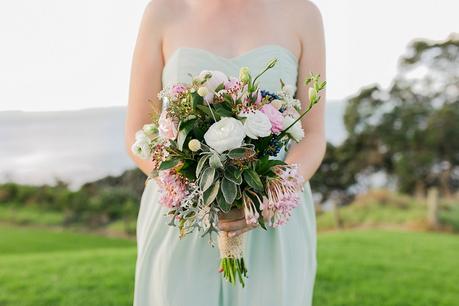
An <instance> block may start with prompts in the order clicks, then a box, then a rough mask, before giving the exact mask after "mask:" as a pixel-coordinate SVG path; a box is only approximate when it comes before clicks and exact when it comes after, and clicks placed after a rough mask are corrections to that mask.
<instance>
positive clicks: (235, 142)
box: [204, 117, 245, 153]
mask: <svg viewBox="0 0 459 306" xmlns="http://www.w3.org/2000/svg"><path fill="white" fill-rule="evenodd" d="M244 137H245V131H244V126H243V125H242V123H241V121H239V120H237V119H235V118H232V117H223V118H222V119H221V120H220V121H217V122H215V123H214V124H212V125H211V126H210V127H209V129H208V130H207V132H206V133H205V134H204V140H205V141H206V143H207V144H208V145H209V146H210V147H211V148H213V149H214V150H215V151H217V152H218V153H222V152H223V151H225V150H231V149H235V148H239V147H240V146H241V145H242V141H243V140H244Z"/></svg>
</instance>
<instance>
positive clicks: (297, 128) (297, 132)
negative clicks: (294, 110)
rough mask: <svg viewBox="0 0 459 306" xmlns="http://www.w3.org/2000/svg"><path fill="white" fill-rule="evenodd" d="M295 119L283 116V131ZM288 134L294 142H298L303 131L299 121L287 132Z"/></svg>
mask: <svg viewBox="0 0 459 306" xmlns="http://www.w3.org/2000/svg"><path fill="white" fill-rule="evenodd" d="M295 120H296V119H295V118H293V117H292V116H285V117H284V121H283V126H284V130H285V129H286V128H287V127H289V126H290V125H291V124H292V123H293V122H294V121H295ZM287 134H289V135H290V136H291V137H292V138H293V139H294V140H295V141H296V142H300V140H301V139H303V137H304V130H303V128H302V127H301V121H298V122H297V123H295V124H294V125H293V126H292V127H291V128H289V129H288V130H287Z"/></svg>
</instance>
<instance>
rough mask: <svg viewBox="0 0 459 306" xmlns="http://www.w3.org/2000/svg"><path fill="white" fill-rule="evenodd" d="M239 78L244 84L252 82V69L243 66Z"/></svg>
mask: <svg viewBox="0 0 459 306" xmlns="http://www.w3.org/2000/svg"><path fill="white" fill-rule="evenodd" d="M239 80H240V81H241V82H242V83H244V84H247V83H249V82H250V70H249V68H248V67H242V68H241V69H240V70H239Z"/></svg>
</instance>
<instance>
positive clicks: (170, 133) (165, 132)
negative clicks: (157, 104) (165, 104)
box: [158, 112, 177, 140]
mask: <svg viewBox="0 0 459 306" xmlns="http://www.w3.org/2000/svg"><path fill="white" fill-rule="evenodd" d="M158 123H159V127H158V134H159V136H160V137H161V138H163V139H168V140H174V139H175V138H176V137H177V127H176V126H175V123H174V122H173V121H172V120H171V118H169V117H167V113H166V112H162V113H161V116H160V117H159V120H158Z"/></svg>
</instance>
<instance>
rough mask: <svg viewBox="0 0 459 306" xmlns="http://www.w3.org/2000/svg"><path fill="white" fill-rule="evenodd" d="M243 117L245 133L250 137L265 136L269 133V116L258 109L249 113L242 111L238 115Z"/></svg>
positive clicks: (270, 126)
mask: <svg viewBox="0 0 459 306" xmlns="http://www.w3.org/2000/svg"><path fill="white" fill-rule="evenodd" d="M240 116H241V117H245V118H246V119H245V122H244V128H245V133H246V134H247V136H249V137H250V138H252V139H258V137H267V136H269V135H271V128H272V125H271V121H269V118H268V117H267V116H266V115H265V114H264V113H262V112H261V111H259V110H256V111H255V112H250V113H243V114H241V115H240Z"/></svg>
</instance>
